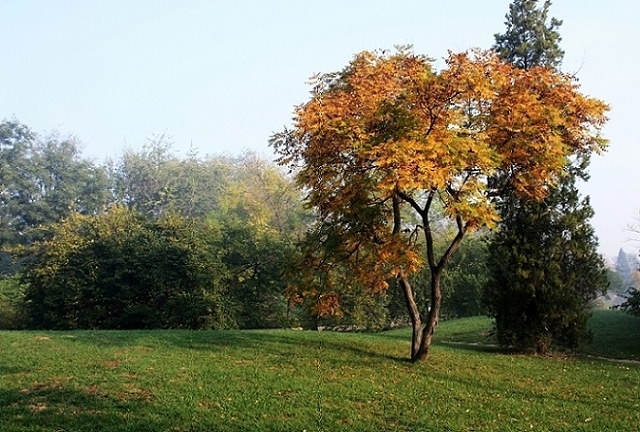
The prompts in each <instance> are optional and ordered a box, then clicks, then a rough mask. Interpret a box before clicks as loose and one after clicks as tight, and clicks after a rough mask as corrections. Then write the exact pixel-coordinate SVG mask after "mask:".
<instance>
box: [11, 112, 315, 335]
mask: <svg viewBox="0 0 640 432" xmlns="http://www.w3.org/2000/svg"><path fill="white" fill-rule="evenodd" d="M1 126H2V127H1V128H0V133H1V137H2V141H1V146H0V150H1V152H0V158H1V159H0V161H2V164H1V165H0V176H1V177H0V179H1V180H2V183H1V184H2V191H1V192H2V193H1V196H0V198H1V199H2V201H1V205H2V206H1V209H0V210H1V211H0V218H1V219H2V222H3V224H2V227H1V228H0V239H1V240H2V245H1V246H2V251H3V255H2V257H3V261H2V268H1V269H0V271H2V277H3V280H2V283H1V284H0V326H2V327H17V326H18V327H19V326H24V325H27V324H28V325H29V326H31V327H48V328H54V327H55V328H79V327H82V328H133V327H137V328H140V327H143V328H150V327H159V328H166V327H189V328H210V327H241V328H249V327H250V328H258V327H276V326H281V325H285V324H286V323H287V322H288V319H289V318H290V316H291V314H290V310H289V309H288V307H287V300H286V299H285V297H284V291H285V287H286V286H287V283H288V282H287V279H286V277H284V275H283V267H285V265H287V264H288V263H289V262H290V261H291V259H290V258H291V255H292V254H293V251H294V249H295V244H296V241H297V239H298V238H299V236H300V235H301V233H302V232H304V231H305V230H306V224H307V223H308V213H307V212H306V211H305V210H304V209H302V205H301V196H300V192H299V190H298V189H297V188H296V187H294V185H293V184H292V182H291V180H290V179H289V178H288V177H287V176H286V175H285V174H284V173H283V172H282V171H281V170H280V168H278V167H277V166H275V165H274V164H272V163H269V162H266V161H265V160H263V159H262V158H260V157H258V156H257V155H255V154H251V153H247V154H244V155H241V156H238V157H229V156H206V157H199V156H198V155H197V154H196V153H195V152H191V153H189V154H188V155H187V156H186V157H183V158H181V157H178V156H176V155H174V154H173V152H172V149H171V142H170V140H169V139H167V138H166V137H158V138H157V139H154V140H152V141H149V143H148V144H147V145H146V146H145V147H143V148H142V149H141V150H140V151H134V150H128V151H126V152H125V153H124V154H123V155H122V157H121V158H119V159H117V160H115V161H112V162H111V163H110V164H109V165H108V166H106V167H103V166H98V165H96V164H95V163H93V162H91V161H88V160H84V159H82V158H81V157H80V154H79V145H78V143H77V142H76V141H75V140H74V139H71V138H69V139H61V138H59V137H58V136H56V135H55V134H53V135H51V136H49V137H47V138H45V139H42V138H40V137H38V136H37V135H36V134H34V133H32V132H31V131H30V130H29V128H28V127H27V126H25V125H22V124H20V123H19V122H17V121H5V122H3V123H2V124H1ZM105 212H106V213H105ZM19 246H20V248H19V249H20V250H18V249H16V248H18V247H19ZM11 250H13V251H14V252H16V255H15V256H16V257H20V258H19V260H25V259H26V260H27V261H26V263H25V265H26V267H25V268H24V269H22V272H21V273H20V274H19V275H18V276H14V277H13V278H11V279H9V278H8V276H10V275H11V274H13V273H14V272H15V271H16V270H17V269H19V267H16V266H15V265H14V264H12V261H11V257H10V256H9V253H8V252H9V251H11ZM20 281H22V283H19V282H20ZM47 287H49V288H47ZM25 291H26V292H25ZM25 295H26V297H25ZM23 312H24V313H23ZM25 313H26V315H25ZM25 316H26V318H27V319H26V321H25V320H23V318H24V317H25Z"/></svg>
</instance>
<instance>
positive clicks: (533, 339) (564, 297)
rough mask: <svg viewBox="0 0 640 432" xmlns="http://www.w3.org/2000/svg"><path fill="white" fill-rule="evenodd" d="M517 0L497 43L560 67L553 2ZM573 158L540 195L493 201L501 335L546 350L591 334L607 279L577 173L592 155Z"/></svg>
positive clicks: (494, 288)
mask: <svg viewBox="0 0 640 432" xmlns="http://www.w3.org/2000/svg"><path fill="white" fill-rule="evenodd" d="M537 3H538V1H537V0H515V1H514V2H513V3H512V4H511V5H510V6H509V13H508V14H507V16H506V19H507V21H506V23H505V24H506V26H507V31H506V32H505V33H504V34H502V35H500V34H497V35H495V40H496V43H495V45H494V47H493V48H494V50H495V51H496V52H497V53H498V55H499V56H500V57H501V58H502V59H504V60H505V61H508V62H511V63H513V64H515V65H517V66H518V67H520V68H526V69H530V68H533V67H547V68H552V69H554V70H557V68H559V66H560V63H561V61H562V57H563V54H564V52H563V51H562V50H561V49H560V47H559V42H560V40H561V38H560V35H559V33H558V31H557V28H558V27H559V26H560V25H561V24H562V22H561V21H558V20H556V19H555V18H552V19H551V20H550V22H548V10H549V7H550V6H551V2H550V1H548V0H547V1H545V2H544V4H543V6H542V8H538V5H537ZM572 162H573V163H572V164H570V165H568V166H567V168H566V170H565V175H564V176H562V177H561V178H560V179H558V182H557V184H555V185H553V186H550V187H549V190H548V195H547V197H546V198H545V199H544V200H543V201H540V202H538V201H532V200H530V199H526V198H520V197H518V196H517V195H516V194H515V193H514V191H511V190H506V191H504V194H503V195H502V196H501V197H500V198H499V199H498V200H497V201H496V205H497V207H498V209H499V211H500V215H501V223H500V231H499V232H498V233H497V234H496V236H495V237H494V239H493V241H492V244H491V245H490V248H489V254H490V258H489V266H490V271H491V275H492V277H491V280H490V282H489V284H488V287H487V290H486V299H487V303H488V306H489V309H490V311H491V314H492V315H493V316H494V317H495V319H496V333H497V337H498V340H499V342H500V343H501V344H502V345H504V346H511V347H515V348H518V349H521V350H531V349H533V350H535V351H537V352H538V353H541V354H544V353H546V352H547V351H548V350H549V349H550V348H551V346H552V345H559V346H564V347H568V348H576V347H577V346H579V344H580V343H581V342H583V341H584V340H585V339H587V338H588V337H589V333H588V331H587V327H586V323H587V319H588V317H589V315H590V310H589V302H590V301H591V300H592V299H594V298H595V297H596V295H597V293H598V291H599V290H602V289H603V288H605V287H606V285H607V279H606V269H605V265H604V261H603V260H602V257H601V256H600V255H598V253H597V252H596V248H597V239H596V237H595V233H594V231H593V228H592V227H591V225H590V224H589V219H590V218H591V217H592V216H593V210H592V208H591V205H590V203H589V199H588V197H587V198H581V197H580V195H579V193H578V190H577V188H576V180H577V179H583V180H587V178H588V175H587V173H586V168H587V166H588V163H589V160H588V159H587V158H583V159H580V158H578V159H576V160H574V161H572Z"/></svg>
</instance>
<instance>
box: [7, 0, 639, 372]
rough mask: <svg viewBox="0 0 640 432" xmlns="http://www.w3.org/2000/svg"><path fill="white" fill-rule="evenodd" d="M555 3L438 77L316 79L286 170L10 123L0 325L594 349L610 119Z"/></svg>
mask: <svg viewBox="0 0 640 432" xmlns="http://www.w3.org/2000/svg"><path fill="white" fill-rule="evenodd" d="M550 5H551V3H550V2H549V1H545V2H544V3H543V5H542V6H541V7H540V6H539V5H538V4H537V0H515V1H514V2H513V3H512V4H511V5H510V8H509V13H508V14H507V15H506V23H505V24H506V27H507V29H506V32H505V33H504V34H497V35H495V40H496V42H495V45H494V46H493V47H492V49H491V50H488V51H481V50H476V51H471V52H467V53H460V54H451V55H450V56H449V58H448V59H447V61H446V66H445V67H444V68H443V69H442V70H435V68H434V66H433V64H432V61H431V60H430V59H429V58H427V57H426V56H422V55H417V54H415V53H413V51H412V50H411V49H410V48H409V47H405V48H399V49H398V50H397V51H396V52H393V53H389V52H386V51H382V52H363V53H360V54H358V55H356V56H355V57H354V59H353V60H352V61H351V62H350V63H349V64H348V65H347V66H346V67H345V68H344V69H343V70H341V71H338V72H334V73H328V74H323V75H319V76H317V77H316V78H315V80H314V82H313V83H312V85H313V91H312V94H311V98H310V99H309V101H308V102H306V103H305V104H302V105H300V106H299V107H298V108H297V109H296V111H295V117H294V124H293V127H292V128H290V129H286V130H284V131H283V132H280V133H277V134H275V135H274V136H273V137H272V139H271V142H270V143H271V146H272V147H273V149H274V151H275V152H276V154H277V156H278V159H277V163H272V162H268V161H266V160H264V159H262V158H260V157H258V156H256V155H255V154H251V153H247V154H244V155H241V156H237V157H231V156H205V157H200V156H199V155H198V154H197V153H196V152H190V153H189V154H188V155H187V156H186V157H182V158H180V157H177V156H175V155H174V154H173V153H172V149H171V143H170V140H168V139H167V137H164V136H160V137H156V138H155V139H153V140H150V141H149V143H148V144H147V145H146V146H145V147H144V148H143V149H142V150H140V151H134V150H127V151H125V153H124V154H123V155H122V156H121V157H120V158H118V159H117V160H114V161H110V162H109V163H106V164H102V165H99V164H96V163H94V162H92V161H89V160H86V159H84V158H82V156H81V154H80V150H79V143H78V142H77V141H76V140H75V139H73V138H63V137H60V136H58V135H55V134H53V135H50V136H46V137H41V136H38V135H37V134H35V133H33V132H32V131H31V130H30V129H29V128H28V127H27V126H26V125H23V124H21V123H19V122H18V121H16V120H9V121H7V120H5V121H4V122H2V123H1V124H0V160H1V162H2V165H0V180H1V182H2V191H1V194H0V197H1V202H0V220H1V221H2V225H1V227H0V230H1V232H0V242H1V245H2V248H3V251H4V252H3V255H2V262H1V264H2V268H1V269H0V270H1V271H2V272H3V275H4V277H5V278H4V280H3V281H2V285H0V287H1V288H0V325H2V326H4V327H27V328H56V329H76V328H206V329H221V328H273V327H291V326H295V327H297V326H301V327H305V328H318V327H319V326H329V327H345V328H351V329H353V328H355V329H383V328H387V327H389V326H392V325H405V324H409V325H411V326H412V328H413V333H412V334H413V341H412V348H411V358H412V359H413V360H423V359H426V358H427V357H428V354H429V347H430V344H431V340H432V335H433V334H434V332H435V330H436V325H437V323H438V320H439V319H442V318H452V317H461V316H471V315H479V314H488V315H490V316H492V317H494V318H495V322H496V336H497V339H498V341H499V343H500V344H501V345H503V346H505V347H511V348H515V349H518V350H533V351H536V352H538V353H542V354H544V353H546V352H547V351H548V350H550V349H552V348H553V347H557V346H563V347H567V348H571V349H574V348H576V347H578V346H579V345H580V344H581V343H583V342H584V341H585V340H587V339H588V336H589V334H588V331H587V329H586V320H587V318H588V316H589V310H590V304H591V302H592V301H593V299H594V298H595V297H596V296H597V295H598V294H599V293H600V292H602V291H604V290H605V289H606V287H607V285H608V283H609V281H610V280H613V279H612V274H611V272H609V274H608V273H607V270H606V267H605V265H604V261H603V259H602V257H601V256H599V255H598V254H597V252H596V247H597V239H596V237H595V234H594V231H593V228H592V227H591V225H590V223H589V219H590V218H591V217H592V216H593V210H592V209H591V206H590V203H589V200H588V197H586V198H585V197H581V196H580V194H579V193H578V190H577V187H576V182H577V181H580V180H587V179H588V174H587V168H588V165H589V158H590V156H591V154H593V153H599V152H602V151H604V150H606V146H607V143H606V140H604V139H603V138H602V137H601V135H600V130H601V128H602V126H603V125H604V123H605V122H606V112H607V110H608V107H607V105H606V104H605V103H604V102H602V101H600V100H598V99H595V98H591V97H587V96H585V95H583V94H581V93H580V92H579V87H578V85H577V84H576V81H575V77H573V76H572V75H569V74H566V73H562V72H561V71H560V69H559V68H560V65H561V61H562V57H563V54H564V53H563V52H562V50H561V49H560V47H559V42H560V41H561V38H560V35H559V33H558V28H559V26H560V25H561V24H562V23H561V21H558V20H556V19H553V18H552V19H549V17H548V11H549V7H550ZM289 173H291V174H289ZM9 252H11V254H12V257H11V256H10V255H9ZM627 305H628V306H629V305H631V306H632V303H628V304H627ZM631 310H634V309H633V307H631Z"/></svg>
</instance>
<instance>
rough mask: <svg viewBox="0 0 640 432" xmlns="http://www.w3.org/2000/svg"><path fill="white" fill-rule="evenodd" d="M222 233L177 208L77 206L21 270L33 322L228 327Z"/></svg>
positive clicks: (42, 325)
mask: <svg viewBox="0 0 640 432" xmlns="http://www.w3.org/2000/svg"><path fill="white" fill-rule="evenodd" d="M219 241H220V235H219V233H217V232H215V231H214V230H212V229H210V228H208V227H206V226H204V225H203V224H200V223H198V222H195V221H189V220H185V219H183V218H180V217H177V216H167V217H164V218H161V219H158V220H150V219H147V218H144V217H142V216H140V215H139V214H137V213H135V212H133V211H131V210H128V209H126V208H123V207H114V208H112V209H111V210H110V211H109V212H107V213H105V214H102V215H100V216H83V215H79V214H74V215H72V216H71V217H69V218H68V219H66V220H64V221H62V222H60V223H58V224H56V225H54V226H53V227H52V232H51V235H50V237H49V238H48V239H47V240H44V241H42V242H38V243H35V244H34V245H33V246H32V247H30V248H29V249H28V252H29V253H30V256H29V259H28V260H27V261H26V263H25V267H24V269H23V271H22V277H21V282H22V283H23V284H24V285H25V286H26V293H25V303H24V305H25V307H26V309H25V310H26V316H27V321H28V325H29V327H31V328H51V329H78V328H106V329H125V328H126V329H129V328H221V327H226V326H229V325H231V324H232V320H230V317H229V314H228V313H227V311H226V307H225V306H226V305H225V298H224V296H223V288H224V280H225V278H226V276H227V274H226V268H225V266H224V265H223V264H222V262H221V259H220V257H219V256H218V254H217V251H218V250H219Z"/></svg>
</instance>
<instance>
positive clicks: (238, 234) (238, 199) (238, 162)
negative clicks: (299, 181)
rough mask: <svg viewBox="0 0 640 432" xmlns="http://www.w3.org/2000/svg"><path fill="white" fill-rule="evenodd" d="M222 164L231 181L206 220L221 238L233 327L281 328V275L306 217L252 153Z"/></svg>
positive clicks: (292, 190)
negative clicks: (234, 313)
mask: <svg viewBox="0 0 640 432" xmlns="http://www.w3.org/2000/svg"><path fill="white" fill-rule="evenodd" d="M219 163H221V162H219ZM226 163H227V164H229V166H228V167H227V169H226V170H227V171H228V172H229V175H228V176H227V177H226V178H225V181H224V184H223V185H222V189H221V192H220V197H219V206H218V208H217V209H216V210H215V211H214V212H212V213H211V215H210V217H209V220H210V221H211V223H214V224H216V226H218V227H219V229H220V231H221V232H222V237H223V241H222V243H223V244H224V254H223V261H224V263H225V264H226V265H227V267H228V268H229V271H230V279H229V296H230V298H231V299H232V300H233V304H234V305H235V306H234V310H235V311H236V315H235V316H236V321H237V324H238V326H239V327H240V328H265V327H280V326H282V325H284V324H285V323H287V322H288V321H289V319H288V318H290V317H288V312H289V310H288V308H287V300H286V299H285V297H284V293H285V288H286V285H287V280H286V276H285V273H284V269H285V267H286V266H287V264H288V262H289V261H290V260H291V257H292V256H293V254H294V252H295V245H296V243H297V241H298V239H299V237H300V236H301V234H302V232H304V229H305V225H304V224H305V220H306V219H307V218H308V215H307V213H306V212H305V211H304V210H303V209H302V200H301V197H300V191H299V190H298V189H297V187H296V186H295V184H293V182H292V181H291V180H290V179H288V178H287V177H286V176H285V175H284V173H283V172H282V170H281V169H280V168H279V167H277V166H275V165H273V164H271V163H269V162H266V161H265V160H263V159H261V158H259V157H258V156H256V155H255V154H252V153H247V154H244V155H242V156H241V157H238V158H235V159H233V160H227V161H226Z"/></svg>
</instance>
